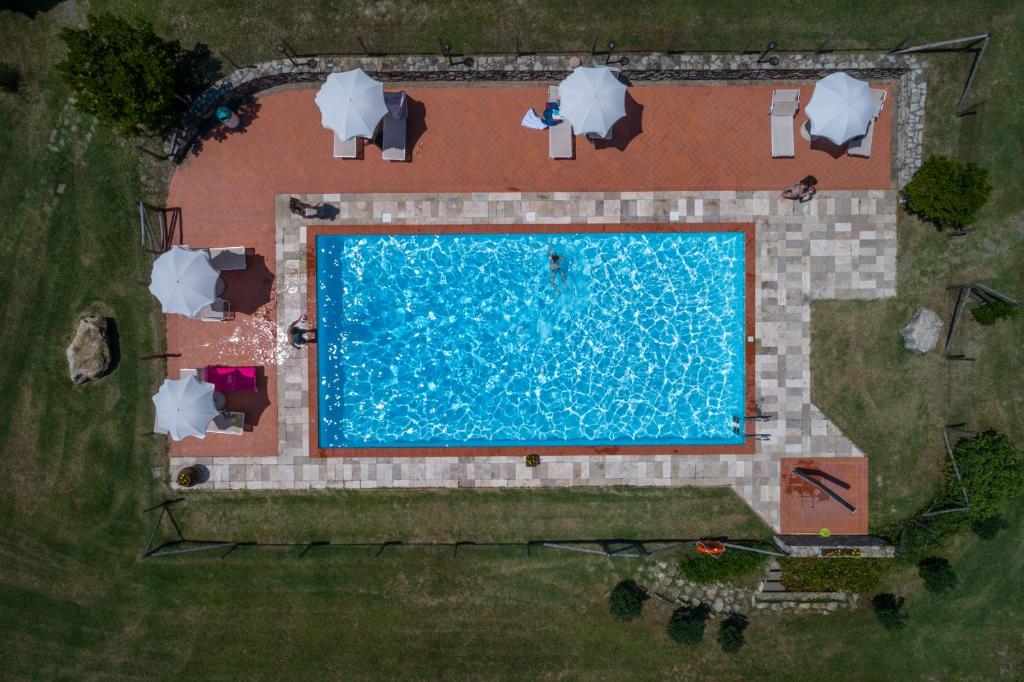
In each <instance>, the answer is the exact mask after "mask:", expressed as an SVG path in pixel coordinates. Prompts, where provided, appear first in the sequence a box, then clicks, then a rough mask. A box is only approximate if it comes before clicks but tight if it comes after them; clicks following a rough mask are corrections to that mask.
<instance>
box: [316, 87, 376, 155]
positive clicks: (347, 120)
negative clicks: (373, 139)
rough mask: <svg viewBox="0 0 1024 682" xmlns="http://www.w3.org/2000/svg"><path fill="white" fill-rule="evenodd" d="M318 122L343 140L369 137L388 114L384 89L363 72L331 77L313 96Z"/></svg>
mask: <svg viewBox="0 0 1024 682" xmlns="http://www.w3.org/2000/svg"><path fill="white" fill-rule="evenodd" d="M316 105H317V106H318V107H320V122H321V123H322V124H323V126H324V128H329V129H330V130H333V131H334V132H335V133H337V135H338V137H340V138H341V139H343V140H351V139H352V138H353V137H370V136H371V135H373V131H374V129H375V128H376V127H377V124H378V123H380V119H381V117H383V116H384V114H385V113H387V107H386V106H385V104H384V85H383V83H378V82H377V81H375V80H373V79H372V78H370V77H369V76H367V75H366V73H364V72H363V70H362V69H353V70H352V71H344V72H342V73H332V74H331V75H330V76H328V77H327V81H326V82H325V83H324V84H323V85H321V86H320V90H319V91H318V92H317V93H316Z"/></svg>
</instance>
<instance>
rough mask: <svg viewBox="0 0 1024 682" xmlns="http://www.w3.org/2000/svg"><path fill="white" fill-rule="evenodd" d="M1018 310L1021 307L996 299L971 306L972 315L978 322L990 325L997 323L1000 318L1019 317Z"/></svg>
mask: <svg viewBox="0 0 1024 682" xmlns="http://www.w3.org/2000/svg"><path fill="white" fill-rule="evenodd" d="M1018 310H1019V308H1017V306H1015V305H1011V304H1009V303H1007V302H1006V301H1001V300H999V299H995V300H993V301H989V302H988V303H984V304H982V305H977V306H974V307H973V308H971V315H973V316H974V319H975V320H977V321H978V324H983V325H985V326H988V325H991V324H995V323H996V322H998V321H999V320H1005V319H1008V318H1013V317H1017V311H1018Z"/></svg>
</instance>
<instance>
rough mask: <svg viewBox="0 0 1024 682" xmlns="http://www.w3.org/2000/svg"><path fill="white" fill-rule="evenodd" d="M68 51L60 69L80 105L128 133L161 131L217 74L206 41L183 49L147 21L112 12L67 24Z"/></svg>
mask: <svg viewBox="0 0 1024 682" xmlns="http://www.w3.org/2000/svg"><path fill="white" fill-rule="evenodd" d="M60 37H61V39H62V40H63V41H64V42H65V43H66V44H67V48H68V52H67V56H66V57H65V58H64V60H63V61H62V62H60V63H59V64H58V65H57V70H58V71H59V72H60V73H61V75H62V76H63V77H64V80H65V82H66V83H67V84H68V86H69V87H70V88H71V90H72V91H73V92H74V93H75V97H76V98H77V103H76V105H75V106H76V107H77V108H78V109H80V110H82V111H84V112H86V113H88V114H92V115H93V116H96V118H97V119H99V120H100V122H102V123H104V124H105V125H109V126H111V127H113V128H115V129H117V130H119V131H121V132H122V133H124V134H128V135H132V134H137V133H140V132H147V131H148V132H156V131H158V130H160V129H161V128H163V127H164V126H166V125H168V124H169V123H170V122H171V121H173V120H174V118H175V117H176V116H177V115H178V114H179V113H180V112H181V111H182V110H183V109H184V106H185V104H184V102H183V101H182V99H179V98H184V99H187V98H189V97H191V96H193V95H195V94H197V93H198V92H199V91H200V90H201V89H202V88H203V87H204V86H205V84H206V82H207V81H208V80H209V79H210V78H211V77H213V76H214V75H215V70H216V67H215V66H214V63H215V60H213V59H212V57H211V56H210V52H209V50H208V49H207V48H205V47H203V46H197V47H196V48H194V49H193V50H184V49H182V47H181V44H180V43H179V42H178V41H176V40H174V41H168V40H163V39H162V38H160V37H159V36H157V35H156V33H154V31H153V27H152V26H151V25H150V24H148V23H145V22H141V21H135V22H128V21H126V20H124V19H121V18H120V17H116V16H114V15H112V14H109V13H100V14H92V15H89V21H88V25H87V26H86V27H85V28H81V29H77V28H64V29H62V30H61V32H60Z"/></svg>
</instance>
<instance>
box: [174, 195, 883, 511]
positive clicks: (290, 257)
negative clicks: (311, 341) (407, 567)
mask: <svg viewBox="0 0 1024 682" xmlns="http://www.w3.org/2000/svg"><path fill="white" fill-rule="evenodd" d="M289 196H291V195H280V196H278V197H277V204H276V216H277V226H276V229H277V238H276V241H277V275H278V277H277V302H278V308H277V319H278V327H279V328H278V339H279V341H278V343H279V349H278V355H279V363H280V364H279V367H278V372H279V380H278V393H279V395H278V398H279V401H278V409H279V424H280V425H281V426H280V429H279V453H278V457H277V458H276V459H274V458H243V457H217V458H201V459H198V460H197V459H195V458H172V460H171V468H172V471H176V470H177V468H178V467H180V466H185V465H187V464H192V463H195V462H198V463H201V464H203V465H205V466H206V467H207V468H208V469H209V470H210V484H211V485H212V487H213V488H214V489H218V490H221V489H274V488H282V489H310V488H380V487H446V488H454V487H537V486H608V485H640V486H676V485H705V486H731V487H732V488H733V489H735V490H736V492H737V493H738V494H739V495H740V497H741V498H742V499H744V500H745V501H746V502H747V503H748V504H749V505H750V506H751V507H752V508H753V509H754V510H755V511H756V512H757V513H758V515H760V516H761V518H762V519H764V521H765V522H766V523H767V524H768V525H769V526H771V527H772V528H774V529H776V530H778V529H779V460H780V459H781V458H783V457H794V456H801V455H803V456H814V457H836V456H863V453H862V452H861V451H860V450H859V449H858V448H857V447H856V446H855V445H854V444H853V443H852V442H850V441H849V440H848V439H847V438H846V437H845V436H844V435H843V434H842V433H841V432H840V431H839V429H838V428H837V427H836V426H835V425H834V424H832V423H831V422H830V421H829V420H828V419H827V418H826V417H825V416H824V415H823V414H822V413H821V411H820V410H818V409H817V408H816V407H815V406H814V405H813V404H812V403H811V395H810V392H811V377H810V302H811V301H812V300H815V299H826V298H839V299H866V298H884V297H888V296H893V295H895V293H896V249H897V241H896V202H897V195H896V192H895V191H893V190H867V191H835V192H821V193H819V195H818V197H817V198H816V199H815V200H813V201H811V202H809V203H806V204H796V203H794V202H790V201H787V200H783V199H780V198H778V195H777V194H776V193H774V192H733V191H721V192H622V193H610V192H604V193H570V192H555V193H517V192H502V193H474V194H450V195H449V194H417V195H394V194H387V195H385V194H373V195H342V194H325V195H297V196H301V197H302V198H303V199H304V200H306V201H309V202H311V203H317V202H320V201H324V202H327V203H330V204H332V205H333V206H335V207H336V208H338V211H339V213H338V215H337V217H336V218H335V219H334V220H333V223H334V224H341V223H347V224H381V223H385V224H386V223H392V224H401V223H409V224H438V225H452V224H514V223H527V222H537V223H565V224H586V223H626V222H647V223H652V222H670V221H681V222H694V223H701V222H753V223H755V224H756V226H757V285H756V286H757V292H756V296H755V299H756V304H757V311H756V315H757V317H756V340H757V345H756V359H755V368H756V376H755V392H756V398H757V402H758V406H759V408H760V410H761V411H762V412H763V413H765V414H769V415H773V417H774V418H773V419H772V420H771V421H769V422H765V423H755V424H756V426H757V431H758V432H759V433H763V434H765V435H766V436H767V440H764V441H761V442H758V444H757V446H758V447H757V452H756V454H755V455H753V456H751V455H720V456H669V455H657V456H629V455H614V456H562V457H551V456H545V457H544V460H543V462H542V463H541V465H540V466H539V467H536V468H527V467H526V466H525V464H524V462H523V460H522V458H519V457H470V458H455V457H452V458H439V457H435V458H401V459H398V458H395V459H386V458H378V459H370V458H361V459H345V458H331V459H311V458H309V457H308V455H307V453H308V452H309V442H308V433H307V424H308V404H307V397H306V396H307V391H306V389H307V387H308V379H307V367H306V352H307V351H306V350H301V351H299V350H293V349H291V348H290V347H288V346H287V344H286V343H285V342H284V337H285V331H286V327H287V325H288V324H289V323H290V322H291V321H292V320H294V319H295V318H296V317H298V315H299V314H301V312H303V311H304V309H305V301H306V272H305V268H306V262H305V252H306V251H305V250H306V243H305V236H306V229H305V223H306V222H311V223H317V224H331V223H328V222H324V221H304V220H302V219H299V218H296V217H295V216H293V215H292V214H291V213H290V212H289V211H288V207H287V203H288V199H289Z"/></svg>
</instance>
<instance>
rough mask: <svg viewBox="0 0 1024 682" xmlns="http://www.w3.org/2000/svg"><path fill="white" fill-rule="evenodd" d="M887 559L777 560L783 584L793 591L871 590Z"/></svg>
mask: <svg viewBox="0 0 1024 682" xmlns="http://www.w3.org/2000/svg"><path fill="white" fill-rule="evenodd" d="M890 563H891V561H890V560H889V559H807V558H788V559H780V560H779V564H780V565H781V566H782V584H783V586H784V587H785V588H786V589H787V590H790V591H793V592H858V593H863V592H873V591H874V590H875V588H876V587H877V586H878V581H879V579H880V578H881V577H882V574H884V573H885V572H886V571H887V570H888V569H889V567H890Z"/></svg>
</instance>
